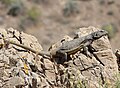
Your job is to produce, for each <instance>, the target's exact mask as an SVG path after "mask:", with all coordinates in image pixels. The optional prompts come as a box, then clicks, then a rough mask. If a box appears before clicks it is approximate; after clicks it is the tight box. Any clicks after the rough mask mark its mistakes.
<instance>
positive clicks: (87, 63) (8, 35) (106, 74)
mask: <svg viewBox="0 0 120 88" xmlns="http://www.w3.org/2000/svg"><path fill="white" fill-rule="evenodd" d="M97 30H100V29H98V28H95V27H88V28H80V29H79V30H78V32H77V35H76V36H75V38H76V37H82V36H85V35H87V34H89V33H91V32H94V31H97ZM4 39H7V40H11V41H14V42H16V43H19V44H23V45H25V46H28V47H30V48H32V49H34V50H36V51H41V50H43V48H42V47H41V45H40V44H39V43H38V41H37V39H36V38H35V37H34V36H31V35H28V34H25V33H23V32H18V31H16V30H14V29H12V28H9V29H6V30H5V29H0V88H1V87H2V88H23V87H24V88H83V87H85V88H99V87H100V88H102V87H104V86H106V85H107V86H108V87H113V86H114V83H115V81H116V77H115V76H116V75H117V74H118V66H117V62H116V57H115V55H114V54H113V52H112V49H111V45H110V42H109V40H108V38H107V36H105V37H102V38H100V39H98V40H96V41H94V42H93V44H92V46H93V47H94V48H95V49H96V50H97V52H95V53H94V54H95V55H92V54H91V55H92V58H89V57H87V56H85V55H84V54H82V53H80V52H79V51H78V52H77V53H76V54H75V55H71V58H72V59H71V60H69V61H68V62H65V63H64V64H57V63H56V62H54V61H51V60H49V59H47V58H45V57H42V56H40V55H37V53H32V52H31V51H29V50H26V49H24V48H21V47H19V46H16V45H14V44H9V43H5V41H4ZM72 39H73V38H71V37H69V36H65V37H64V38H63V39H61V40H60V41H58V42H57V43H55V44H54V45H52V46H51V47H50V49H49V50H52V49H55V48H57V47H59V46H61V44H62V42H64V41H70V40H72ZM98 59H99V60H100V61H101V62H102V63H104V66H103V65H102V64H101V63H100V62H99V61H98Z"/></svg>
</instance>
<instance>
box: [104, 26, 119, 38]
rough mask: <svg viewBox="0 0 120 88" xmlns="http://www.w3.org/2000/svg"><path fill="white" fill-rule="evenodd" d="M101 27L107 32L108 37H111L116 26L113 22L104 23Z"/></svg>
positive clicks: (115, 30) (114, 32)
mask: <svg viewBox="0 0 120 88" xmlns="http://www.w3.org/2000/svg"><path fill="white" fill-rule="evenodd" d="M102 29H103V30H106V31H107V32H108V37H109V39H111V38H113V37H114V36H115V34H116V32H117V28H116V27H115V26H114V25H113V24H107V25H104V26H103V27H102Z"/></svg>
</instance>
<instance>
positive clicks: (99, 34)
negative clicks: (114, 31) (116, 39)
mask: <svg viewBox="0 0 120 88" xmlns="http://www.w3.org/2000/svg"><path fill="white" fill-rule="evenodd" d="M105 35H108V32H107V31H105V30H99V31H96V32H93V33H92V36H93V39H99V38H101V37H102V36H105Z"/></svg>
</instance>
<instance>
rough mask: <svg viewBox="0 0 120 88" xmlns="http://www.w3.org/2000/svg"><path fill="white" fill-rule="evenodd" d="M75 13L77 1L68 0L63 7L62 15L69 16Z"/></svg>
mask: <svg viewBox="0 0 120 88" xmlns="http://www.w3.org/2000/svg"><path fill="white" fill-rule="evenodd" d="M76 13H79V10H78V6H77V3H76V2H75V1H74V0H68V1H67V2H66V4H65V7H64V9H63V15H64V16H70V15H72V14H76Z"/></svg>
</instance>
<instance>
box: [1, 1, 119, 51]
mask: <svg viewBox="0 0 120 88" xmlns="http://www.w3.org/2000/svg"><path fill="white" fill-rule="evenodd" d="M119 13H120V1H119V0H0V27H4V28H9V27H13V28H15V29H18V30H19V31H24V32H26V33H29V34H32V35H34V36H36V37H37V39H38V40H39V42H40V44H41V45H42V46H43V48H44V49H48V48H49V46H50V45H51V44H53V43H55V42H56V41H58V40H59V39H61V38H62V37H63V36H64V35H66V34H67V35H69V36H72V37H73V36H74V35H75V31H77V29H78V28H80V27H88V26H95V27H99V28H104V29H105V30H108V31H109V33H110V39H111V43H112V47H113V49H115V48H120V41H119V37H120V29H119V27H120V18H119Z"/></svg>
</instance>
